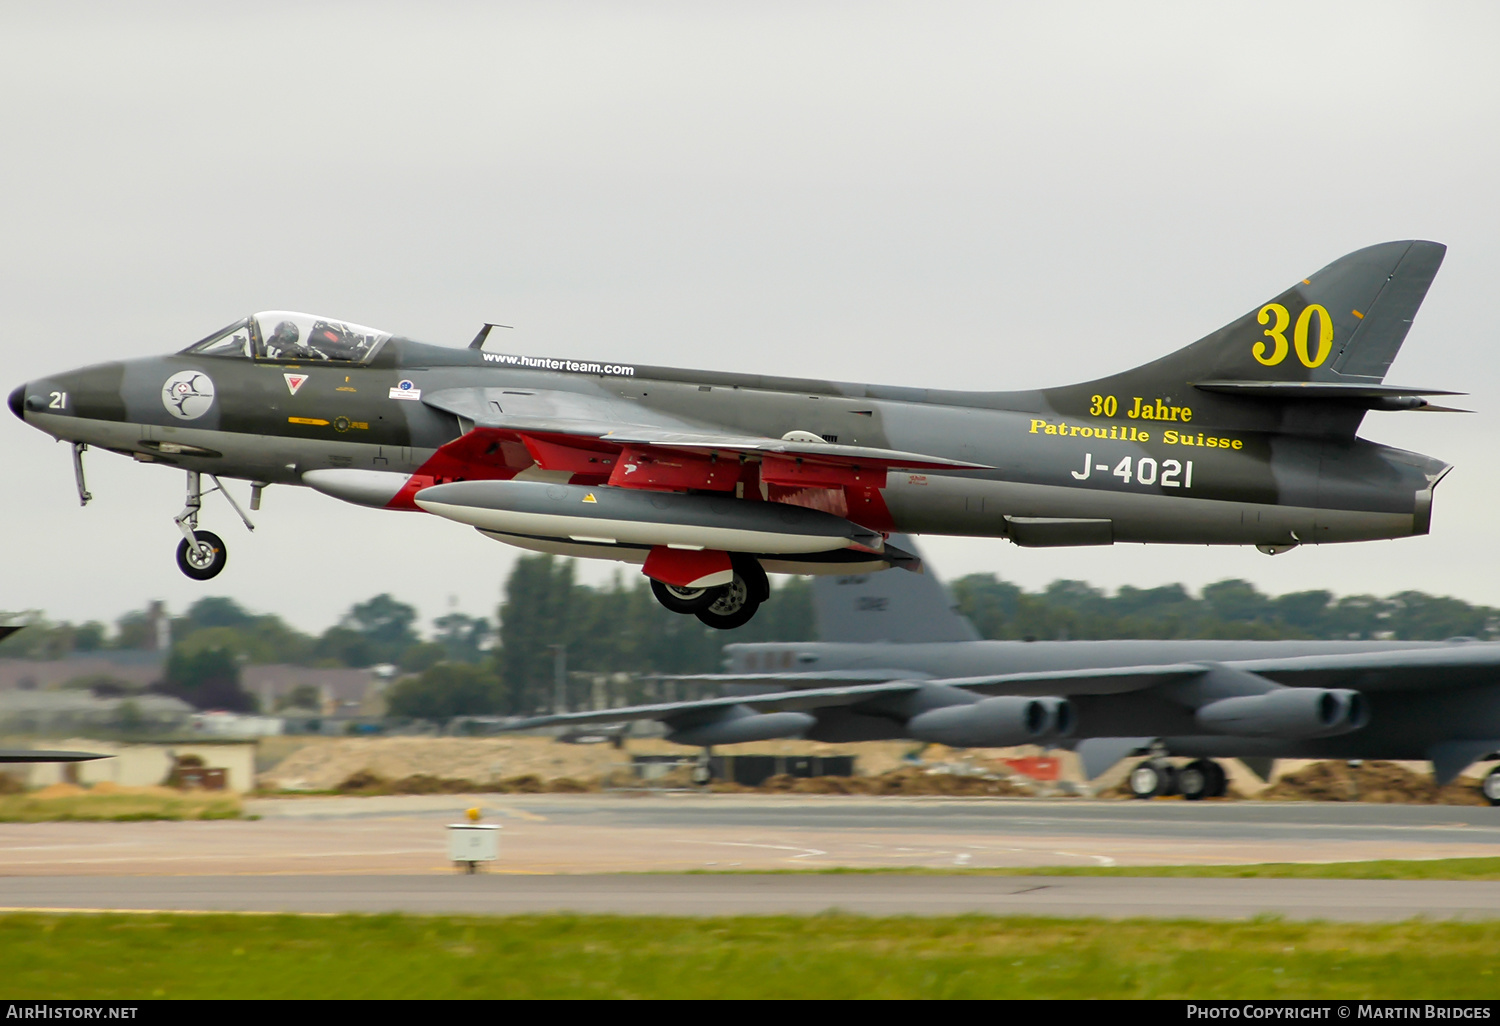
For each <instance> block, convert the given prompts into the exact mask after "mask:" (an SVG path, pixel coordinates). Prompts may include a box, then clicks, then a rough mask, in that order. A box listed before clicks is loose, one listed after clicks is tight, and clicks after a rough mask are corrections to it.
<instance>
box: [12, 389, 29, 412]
mask: <svg viewBox="0 0 1500 1026" xmlns="http://www.w3.org/2000/svg"><path fill="white" fill-rule="evenodd" d="M10 412H11V413H14V414H15V415H16V416H17V417H20V418H21V419H22V420H25V419H26V386H25V385H17V386H16V387H15V388H13V389H12V390H11V393H10Z"/></svg>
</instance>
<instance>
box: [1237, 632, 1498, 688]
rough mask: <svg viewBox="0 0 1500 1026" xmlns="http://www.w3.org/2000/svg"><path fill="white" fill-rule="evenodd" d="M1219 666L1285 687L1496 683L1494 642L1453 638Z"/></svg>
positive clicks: (1447, 685)
mask: <svg viewBox="0 0 1500 1026" xmlns="http://www.w3.org/2000/svg"><path fill="white" fill-rule="evenodd" d="M1225 665H1228V666H1233V667H1234V668H1235V669H1237V670H1244V671H1246V672H1247V673H1254V674H1257V675H1258V676H1261V677H1265V678H1267V679H1269V680H1273V681H1275V682H1276V683H1278V684H1285V685H1287V686H1290V687H1344V688H1357V689H1359V690H1361V691H1410V690H1415V689H1417V688H1456V687H1468V686H1473V685H1480V684H1494V683H1496V682H1497V681H1500V642H1496V641H1463V642H1459V641H1455V642H1453V643H1451V644H1448V645H1442V646H1438V647H1434V648H1416V649H1403V650H1398V651H1395V652H1351V653H1349V654H1347V655H1345V654H1342V653H1336V654H1332V655H1313V656H1292V657H1287V658H1279V659H1246V660H1241V661H1238V662H1233V663H1226V664H1225Z"/></svg>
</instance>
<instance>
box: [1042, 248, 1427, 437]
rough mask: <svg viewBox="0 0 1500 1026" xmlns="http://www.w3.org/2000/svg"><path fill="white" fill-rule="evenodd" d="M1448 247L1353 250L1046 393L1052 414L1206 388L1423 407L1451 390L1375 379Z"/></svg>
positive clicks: (1271, 398) (1197, 393)
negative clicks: (1240, 312)
mask: <svg viewBox="0 0 1500 1026" xmlns="http://www.w3.org/2000/svg"><path fill="white" fill-rule="evenodd" d="M1446 251H1447V247H1445V246H1443V245H1441V244H1439V243H1436V242H1422V241H1411V240H1408V241H1403V242H1385V243H1381V244H1380V245H1378V246H1370V247H1367V248H1365V249H1361V250H1357V251H1355V252H1353V253H1350V254H1348V255H1347V256H1344V257H1340V258H1339V259H1338V260H1335V261H1334V262H1333V263H1331V264H1329V265H1328V266H1327V267H1325V268H1323V269H1322V270H1321V271H1316V272H1314V273H1313V274H1311V275H1309V276H1308V277H1306V278H1303V279H1302V280H1301V281H1299V282H1297V283H1296V284H1295V285H1293V286H1292V287H1291V288H1289V289H1287V290H1286V291H1285V292H1283V293H1281V294H1280V295H1278V296H1276V297H1275V298H1274V299H1272V300H1270V301H1269V302H1267V303H1264V304H1263V305H1261V306H1260V307H1258V308H1257V309H1255V310H1252V311H1251V312H1249V313H1247V314H1245V315H1244V316H1243V317H1240V318H1239V319H1237V320H1235V321H1232V322H1230V323H1229V324H1226V325H1225V326H1224V327H1222V328H1220V329H1219V330H1218V331H1215V332H1214V333H1212V334H1211V335H1208V336H1206V337H1204V338H1201V339H1199V340H1198V341H1197V342H1194V343H1193V344H1192V345H1190V346H1187V347H1186V348H1184V349H1179V350H1178V351H1177V352H1175V353H1172V354H1170V355H1168V356H1165V357H1162V358H1161V359H1159V360H1154V361H1152V362H1151V363H1147V364H1144V365H1142V366H1140V367H1136V368H1134V369H1133V370H1128V371H1125V372H1124V373H1121V374H1116V375H1113V376H1111V377H1108V378H1101V379H1099V380H1097V381H1092V382H1087V383H1085V384H1081V385H1072V386H1068V387H1065V388H1060V389H1048V390H1046V394H1047V395H1048V397H1049V398H1050V399H1052V400H1053V402H1054V406H1055V408H1057V409H1060V410H1061V409H1068V410H1071V409H1073V408H1076V407H1078V406H1079V403H1080V401H1081V400H1082V398H1083V397H1089V398H1092V396H1093V395H1098V396H1100V397H1108V396H1115V397H1117V402H1119V403H1120V405H1121V406H1122V407H1125V409H1121V410H1120V413H1121V414H1124V413H1126V410H1127V409H1129V406H1128V405H1127V404H1130V403H1133V402H1134V397H1135V396H1142V397H1155V396H1160V395H1173V396H1177V397H1179V399H1180V400H1187V399H1189V398H1190V397H1196V398H1197V399H1198V400H1199V401H1200V402H1201V401H1202V400H1203V398H1204V395H1203V393H1205V392H1208V393H1217V394H1221V395H1233V396H1235V397H1236V398H1237V399H1250V400H1258V401H1261V402H1281V403H1284V402H1288V401H1295V402H1305V401H1309V400H1315V401H1320V402H1340V403H1342V404H1345V405H1347V406H1349V407H1354V408H1359V409H1370V408H1382V409H1419V408H1422V407H1423V406H1425V405H1426V403H1425V401H1423V400H1421V399H1419V398H1417V397H1419V396H1423V395H1451V394H1454V393H1450V392H1441V391H1439V390H1436V389H1424V388H1404V387H1400V386H1392V385H1383V384H1381V381H1382V380H1383V379H1384V377H1385V373H1386V371H1387V370H1388V369H1389V368H1390V365H1391V361H1392V360H1394V359H1395V358H1396V353H1397V352H1398V351H1399V350H1400V349H1401V343H1402V342H1404V341H1405V340H1406V333H1407V332H1408V331H1409V330H1410V329H1411V324H1412V319H1413V318H1414V317H1415V316H1416V314H1417V310H1418V308H1419V307H1420V306H1421V305H1422V300H1423V298H1424V297H1425V296H1426V295H1427V290H1428V288H1429V287H1430V286H1431V285H1432V281H1433V278H1434V277H1435V276H1436V275H1437V272H1438V268H1439V267H1440V266H1441V265H1442V262H1443V255H1444V253H1446ZM1146 401H1148V402H1149V401H1150V400H1146ZM1191 405H1198V403H1192V404H1191ZM1111 415H1113V414H1112V413H1111Z"/></svg>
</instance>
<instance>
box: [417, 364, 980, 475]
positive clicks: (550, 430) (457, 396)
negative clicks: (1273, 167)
mask: <svg viewBox="0 0 1500 1026" xmlns="http://www.w3.org/2000/svg"><path fill="white" fill-rule="evenodd" d="M422 402H423V403H425V404H426V405H428V406H431V407H433V408H434V409H438V410H442V411H443V412H445V413H450V414H452V415H453V416H455V417H458V418H460V421H461V422H464V421H467V422H468V423H469V424H471V425H472V429H471V430H469V431H466V433H465V434H464V435H463V436H462V437H460V438H458V439H456V440H455V441H453V442H450V443H449V444H448V445H447V446H444V447H443V449H444V450H450V449H451V453H450V454H449V455H451V456H452V457H455V458H460V459H462V460H463V461H464V462H477V463H480V464H484V463H486V462H488V463H494V464H496V465H497V466H500V467H504V466H510V467H512V468H513V469H520V468H519V467H518V466H517V464H518V463H520V465H521V466H529V465H530V464H531V463H533V462H535V463H536V464H537V465H538V466H540V467H541V468H542V469H543V470H557V471H567V472H570V473H573V474H578V475H583V476H586V477H588V476H592V477H600V478H608V477H610V476H612V475H614V476H616V477H618V476H619V475H615V473H614V472H615V469H616V468H617V467H618V466H619V465H620V463H622V462H625V460H626V459H628V458H629V456H631V455H635V456H642V457H645V458H646V459H647V460H651V459H653V458H655V459H668V460H670V458H671V457H672V456H674V455H675V456H677V457H678V458H681V457H684V456H686V457H693V458H696V459H698V460H708V459H719V460H722V459H726V458H727V459H734V460H739V459H741V458H756V459H760V460H762V461H772V462H774V461H776V460H778V458H779V459H781V460H783V461H784V462H785V463H787V464H789V465H790V466H787V467H782V468H781V471H782V476H784V477H790V478H793V479H794V480H790V481H789V482H788V483H793V484H795V483H805V484H807V485H809V486H819V485H822V484H825V483H833V482H832V481H825V480H824V479H826V478H828V477H829V475H828V474H827V473H824V474H822V475H821V476H820V475H816V474H813V473H812V472H811V471H810V470H800V469H799V468H801V467H803V466H805V465H810V466H811V467H826V468H847V469H863V470H865V471H867V472H871V473H881V472H883V471H885V470H886V469H888V468H891V467H908V468H912V469H917V470H932V469H940V468H941V469H948V470H988V469H991V468H989V467H987V466H985V465H983V464H978V463H965V462H963V461H961V460H951V459H946V458H944V457H940V456H932V455H928V454H924V453H914V452H902V451H900V450H895V449H881V448H874V447H870V446H861V445H841V444H838V443H836V442H829V441H825V440H823V439H820V438H815V437H811V438H802V439H800V440H799V439H786V438H768V437H763V436H759V435H739V434H734V433H731V432H719V431H712V430H705V429H704V428H703V427H702V426H701V425H698V424H695V423H693V422H691V421H687V420H683V419H680V418H676V417H672V416H670V415H667V414H662V413H660V412H658V411H655V410H651V409H648V408H645V407H643V406H641V405H640V404H639V403H634V402H631V401H629V400H626V399H622V398H616V397H612V396H596V395H584V394H580V393H575V392H563V391H558V390H549V389H501V388H451V389H443V390H441V391H437V392H433V393H431V394H429V395H425V396H423V397H422ZM506 443H511V444H512V445H514V444H515V443H520V445H522V446H524V447H525V449H524V452H518V451H516V450H515V449H507V447H506ZM626 450H629V451H628V452H627V451H626ZM518 457H520V459H518ZM622 457H623V458H622ZM522 459H524V463H522V462H521V460H522ZM835 476H840V475H835ZM847 476H848V475H847V474H846V475H842V477H847ZM814 478H816V480H815V479H814ZM803 479H805V481H804V480H803ZM610 483H612V484H622V485H625V486H627V487H628V485H629V483H630V482H628V481H622V480H614V481H611V482H610ZM837 483H839V484H856V483H858V484H871V483H874V482H873V481H864V480H860V481H854V480H842V479H841V480H839V481H838V482H837ZM883 484H884V480H883V479H882V480H881V481H879V483H878V484H877V485H876V486H877V487H878V486H880V485H883ZM730 487H732V485H731V486H730Z"/></svg>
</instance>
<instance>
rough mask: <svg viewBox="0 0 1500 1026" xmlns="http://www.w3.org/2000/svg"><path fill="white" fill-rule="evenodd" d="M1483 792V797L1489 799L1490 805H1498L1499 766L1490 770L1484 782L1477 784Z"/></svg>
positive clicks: (1499, 799)
mask: <svg viewBox="0 0 1500 1026" xmlns="http://www.w3.org/2000/svg"><path fill="white" fill-rule="evenodd" d="M1479 789H1480V790H1481V791H1483V792H1484V796H1485V798H1487V799H1489V803H1490V804H1491V805H1500V766H1496V767H1495V768H1494V769H1492V770H1490V773H1489V776H1487V777H1485V778H1484V783H1482V784H1480V785H1479Z"/></svg>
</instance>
